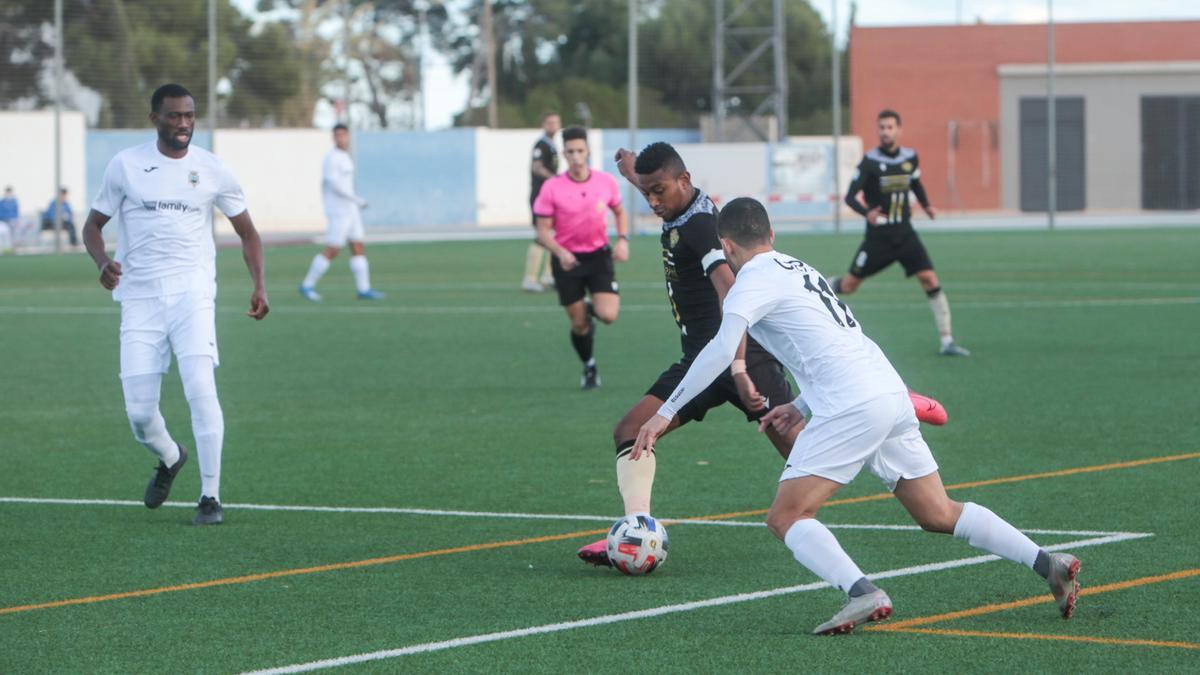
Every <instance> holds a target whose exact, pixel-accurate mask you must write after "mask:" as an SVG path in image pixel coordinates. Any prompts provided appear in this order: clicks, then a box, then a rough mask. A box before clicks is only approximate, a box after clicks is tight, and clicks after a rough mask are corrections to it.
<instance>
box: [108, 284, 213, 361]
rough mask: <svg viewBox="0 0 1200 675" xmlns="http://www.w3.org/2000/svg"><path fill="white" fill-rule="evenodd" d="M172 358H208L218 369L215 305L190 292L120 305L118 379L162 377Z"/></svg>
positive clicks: (208, 295)
mask: <svg viewBox="0 0 1200 675" xmlns="http://www.w3.org/2000/svg"><path fill="white" fill-rule="evenodd" d="M172 350H174V352H175V358H176V359H180V358H183V357H185V356H211V357H212V360H213V365H214V366H215V365H218V363H219V360H218V355H217V322H216V303H215V302H214V300H213V298H212V294H211V293H207V292H198V291H191V292H186V293H172V294H170V295H165V296H162V297H158V298H137V299H131V300H123V301H121V377H123V378H124V377H132V376H134V375H147V374H151V373H160V374H161V373H165V372H167V371H168V370H169V369H170V367H171V351H172Z"/></svg>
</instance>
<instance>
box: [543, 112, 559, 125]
mask: <svg viewBox="0 0 1200 675" xmlns="http://www.w3.org/2000/svg"><path fill="white" fill-rule="evenodd" d="M547 117H560V115H559V114H558V111H557V110H543V111H542V121H543V122H545V121H546V118H547Z"/></svg>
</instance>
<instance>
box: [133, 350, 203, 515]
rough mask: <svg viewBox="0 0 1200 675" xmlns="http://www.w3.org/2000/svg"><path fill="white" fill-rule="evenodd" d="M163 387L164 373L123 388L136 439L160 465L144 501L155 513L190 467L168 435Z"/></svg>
mask: <svg viewBox="0 0 1200 675" xmlns="http://www.w3.org/2000/svg"><path fill="white" fill-rule="evenodd" d="M161 384H162V375H161V374H160V373H149V374H144V375H131V376H127V377H123V378H121V387H122V389H123V390H124V393H125V414H126V415H127V416H128V417H129V426H130V428H131V429H132V430H133V437H134V439H136V440H137V441H138V442H139V443H141V444H142V445H144V446H145V447H146V449H148V450H149V451H150V452H152V453H154V454H155V455H156V456H157V457H158V464H157V465H156V466H155V467H154V473H153V474H151V476H150V481H149V482H148V483H147V484H146V490H145V494H144V495H143V498H142V501H143V503H145V504H146V507H147V508H151V509H155V508H158V507H159V506H161V505H162V503H163V502H165V501H167V497H168V496H169V495H170V494H171V485H172V483H174V482H175V476H177V475H178V474H179V470H180V469H182V468H183V465H184V464H186V463H187V450H186V449H184V447H183V446H181V445H179V444H177V443H176V442H175V441H174V440H173V439H172V438H171V435H170V434H169V433H167V424H166V422H165V421H164V420H163V417H162V413H161V412H159V409H158V400H159V392H160V387H161Z"/></svg>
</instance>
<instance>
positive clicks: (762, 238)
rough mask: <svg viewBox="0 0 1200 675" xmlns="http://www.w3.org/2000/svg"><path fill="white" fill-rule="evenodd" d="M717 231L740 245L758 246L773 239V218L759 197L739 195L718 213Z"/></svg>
mask: <svg viewBox="0 0 1200 675" xmlns="http://www.w3.org/2000/svg"><path fill="white" fill-rule="evenodd" d="M717 233H718V234H720V235H721V236H722V237H724V238H725V239H732V240H733V241H735V242H736V243H737V244H738V245H739V246H747V247H749V246H758V245H760V244H765V243H767V242H769V241H771V219H770V218H769V217H767V209H766V208H765V207H763V205H762V203H761V202H759V201H758V200H757V199H751V198H750V197H738V198H737V199H734V200H733V201H731V202H729V203H728V204H726V205H725V206H723V207H722V208H721V212H720V213H719V214H717Z"/></svg>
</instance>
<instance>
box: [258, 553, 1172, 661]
mask: <svg viewBox="0 0 1200 675" xmlns="http://www.w3.org/2000/svg"><path fill="white" fill-rule="evenodd" d="M1152 536H1154V535H1153V534H1151V533H1146V532H1127V533H1121V534H1114V535H1111V536H1106V537H1096V538H1092V539H1080V540H1078V541H1070V542H1065V543H1062V544H1055V545H1054V546H1047V547H1045V549H1046V550H1047V551H1060V550H1065V549H1080V548H1085V547H1088V546H1100V545H1102V544H1113V543H1117V542H1121V541H1129V540H1132V539H1142V538H1145V537H1152ZM993 560H1000V558H998V557H996V556H994V555H981V556H975V557H972V558H960V559H958V560H947V561H945V562H940V563H929V564H926V565H914V566H912V567H901V568H897V569H891V570H885V571H883V572H876V573H874V574H869V575H867V576H869V577H870V578H871V579H874V580H879V579H891V578H894V577H905V576H911V575H915V574H927V573H930V572H939V571H942V570H948V569H955V568H959V567H967V566H971V565H980V564H983V563H986V562H992V561H993ZM827 586H828V584H826V583H825V582H823V581H821V582H814V583H810V584H803V585H801V586H785V587H783V588H773V589H770V590H766V591H757V592H754V593H738V594H736V595H726V596H721V597H717V598H710V599H708V600H697V601H694V602H685V603H682V604H678V605H664V606H661V607H653V608H650V609H643V610H638V611H634V612H622V613H620V614H607V615H604V616H597V617H592V618H590V619H580V620H577V621H564V622H561V623H551V624H544V625H541V626H531V627H529V628H520V629H517V630H507V631H500V632H496V633H484V634H481V635H471V636H468V637H461V638H454V639H452V640H442V641H439V642H425V643H421V644H415V645H409V646H407V647H400V648H397V649H386V650H382V651H376V652H369V653H366V654H355V655H352V656H342V657H338V658H332V659H323V660H320V661H309V662H307V663H297V664H294V665H290V666H282V667H276V668H267V669H263V670H255V671H249V672H248V673H247V674H246V675H277V674H278V675H282V674H283V673H303V672H308V671H313V670H323V669H326V668H338V667H341V666H348V665H353V664H357V663H367V662H370V661H379V660H383V659H392V658H397V657H400V656H409V655H412V654H426V653H429V652H436V651H443V650H447V649H456V648H458V647H469V646H472V645H478V644H485V643H488V642H499V641H502V640H511V639H514V638H521V637H528V636H530V635H545V634H548V633H558V632H562V631H567V630H574V629H576V628H591V627H593V626H604V625H607V624H613V623H620V622H623V621H635V620H638V619H647V618H650V617H655V616H663V615H666V614H678V613H681V612H691V611H695V610H698V609H706V608H709V607H721V606H724V605H734V604H739V603H743V602H752V601H755V600H765V599H767V598H773V597H777V596H781V595H789V594H793V593H804V592H807V591H815V590H818V589H821V588H825V587H827Z"/></svg>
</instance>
